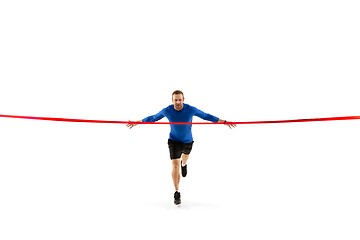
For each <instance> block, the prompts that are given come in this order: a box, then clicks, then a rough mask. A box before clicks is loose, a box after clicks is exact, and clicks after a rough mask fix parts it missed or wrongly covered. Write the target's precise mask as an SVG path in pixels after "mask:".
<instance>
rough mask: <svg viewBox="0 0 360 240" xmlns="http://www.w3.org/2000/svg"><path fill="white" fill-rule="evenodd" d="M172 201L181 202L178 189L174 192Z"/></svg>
mask: <svg viewBox="0 0 360 240" xmlns="http://www.w3.org/2000/svg"><path fill="white" fill-rule="evenodd" d="M174 203H175V205H179V204H181V196H180V192H178V191H176V192H175V193H174Z"/></svg>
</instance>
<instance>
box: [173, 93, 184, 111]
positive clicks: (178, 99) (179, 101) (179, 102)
mask: <svg viewBox="0 0 360 240" xmlns="http://www.w3.org/2000/svg"><path fill="white" fill-rule="evenodd" d="M184 100H185V98H184V97H183V95H182V94H174V95H173V98H172V102H173V103H174V108H175V110H176V111H180V110H181V109H182V108H183V106H184Z"/></svg>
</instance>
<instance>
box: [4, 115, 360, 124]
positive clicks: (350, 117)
mask: <svg viewBox="0 0 360 240" xmlns="http://www.w3.org/2000/svg"><path fill="white" fill-rule="evenodd" d="M0 117H3V118H21V119H33V120H47V121H60V122H87V123H117V124H183V125H190V124H224V123H222V122H221V123H218V122H216V123H213V122H192V123H188V122H171V123H170V122H131V121H107V120H87V119H71V118H51V117H31V116H15V115H2V114H0ZM355 119H360V116H348V117H329V118H308V119H295V120H275V121H251V122H226V124H264V123H293V122H320V121H339V120H355Z"/></svg>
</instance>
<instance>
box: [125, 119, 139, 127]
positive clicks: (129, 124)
mask: <svg viewBox="0 0 360 240" xmlns="http://www.w3.org/2000/svg"><path fill="white" fill-rule="evenodd" d="M129 122H135V121H130V120H129ZM136 122H142V120H139V121H136ZM137 125H138V124H133V123H128V124H126V126H127V127H128V128H129V129H132V128H133V127H135V126H137Z"/></svg>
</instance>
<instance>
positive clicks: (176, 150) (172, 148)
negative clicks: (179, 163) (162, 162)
mask: <svg viewBox="0 0 360 240" xmlns="http://www.w3.org/2000/svg"><path fill="white" fill-rule="evenodd" d="M168 145H169V152H170V159H180V157H181V153H182V146H181V143H178V142H176V141H173V140H171V139H169V140H168Z"/></svg>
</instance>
